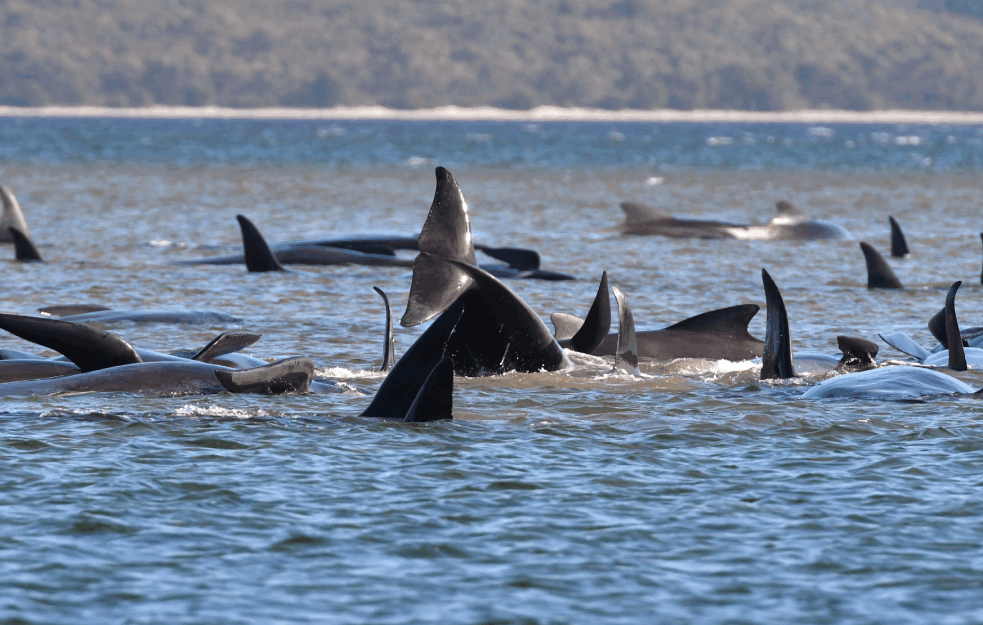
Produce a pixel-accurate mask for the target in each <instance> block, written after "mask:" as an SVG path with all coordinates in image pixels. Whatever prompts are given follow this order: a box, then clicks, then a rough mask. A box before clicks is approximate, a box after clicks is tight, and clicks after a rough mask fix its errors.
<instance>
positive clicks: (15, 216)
mask: <svg viewBox="0 0 983 625" xmlns="http://www.w3.org/2000/svg"><path fill="white" fill-rule="evenodd" d="M0 202H3V213H2V215H0V243H10V242H11V241H13V240H14V239H13V237H12V236H11V234H10V228H11V226H13V227H14V228H17V229H18V230H20V231H21V232H23V233H24V234H25V235H27V236H28V237H30V236H31V229H30V228H28V227H27V220H26V219H24V212H23V211H22V210H21V208H20V204H19V203H18V202H17V198H16V197H14V194H13V193H11V192H10V189H8V188H7V187H5V186H3V185H0Z"/></svg>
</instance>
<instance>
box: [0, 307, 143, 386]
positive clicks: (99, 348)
mask: <svg viewBox="0 0 983 625" xmlns="http://www.w3.org/2000/svg"><path fill="white" fill-rule="evenodd" d="M0 328H2V329H4V330H6V331H7V332H10V333H11V334H13V335H14V336H18V337H20V338H22V339H24V340H25V341H30V342H32V343H35V344H37V345H41V346H44V347H47V348H48V349H53V350H55V351H56V352H58V353H59V354H61V355H63V356H65V357H66V358H68V359H69V360H70V361H72V362H73V363H74V364H75V365H76V366H78V368H79V369H81V370H82V372H83V373H86V372H89V371H98V370H100V369H106V368H109V367H115V366H118V365H131V364H135V363H138V362H143V361H142V360H141V359H140V356H139V355H138V354H137V352H136V350H134V349H133V346H132V345H130V344H129V343H127V342H126V341H124V340H123V339H122V338H120V337H119V336H117V335H115V334H113V333H112V332H107V331H105V330H97V329H95V328H90V327H89V326H87V325H85V324H82V323H72V322H71V321H62V320H61V319H50V318H48V317H26V316H24V315H11V314H0Z"/></svg>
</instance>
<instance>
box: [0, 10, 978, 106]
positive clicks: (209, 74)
mask: <svg viewBox="0 0 983 625" xmlns="http://www.w3.org/2000/svg"><path fill="white" fill-rule="evenodd" d="M981 5H983V3H981V2H979V1H978V0H972V1H970V0H880V1H878V0H869V1H868V0H842V1H838V0H828V1H825V0H819V1H813V0H782V1H775V0H701V1H698V2H696V1H689V0H488V1H487V2H475V1H474V0H443V1H441V2H435V1H433V0H336V1H329V0H0V57H2V62H0V104H7V105H15V106H38V105H45V104H94V105H110V106H145V105H150V104H173V105H192V106H197V105H206V104H214V105H222V106H234V107H257V106H298V107H325V106H335V105H367V104H380V105H384V106H390V107H396V108H418V107H431V106H440V105H446V104H456V105H462V106H475V105H492V106H500V107H507V108H519V109H526V108H530V107H533V106H538V105H543V104H553V105H560V106H586V107H599V108H608V109H621V108H635V109H654V108H674V109H694V108H723V109H746V110H788V109H801V108H818V107H832V108H843V109H854V110H871V109H886V108H904V109H935V110H938V109H949V110H976V111H979V110H983V19H981V17H983V15H981V14H983V10H981Z"/></svg>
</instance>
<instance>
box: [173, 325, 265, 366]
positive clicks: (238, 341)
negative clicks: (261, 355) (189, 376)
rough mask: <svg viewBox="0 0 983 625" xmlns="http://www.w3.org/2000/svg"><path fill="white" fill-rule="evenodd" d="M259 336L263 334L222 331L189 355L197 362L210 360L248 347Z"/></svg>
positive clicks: (259, 337) (261, 336)
mask: <svg viewBox="0 0 983 625" xmlns="http://www.w3.org/2000/svg"><path fill="white" fill-rule="evenodd" d="M261 338H263V335H262V334H257V333H255V332H245V331H238V330H232V331H230V332H223V333H222V334H219V335H218V336H216V337H215V338H214V339H212V340H211V342H210V343H209V344H208V345H206V346H204V347H202V348H201V349H200V350H198V351H197V352H196V353H195V354H194V355H193V356H191V360H197V361H198V362H211V361H212V360H214V359H216V358H219V357H220V356H225V355H226V354H232V353H235V352H237V351H239V350H241V349H243V348H246V347H249V346H250V345H252V344H253V343H255V342H256V341H258V340H259V339H261Z"/></svg>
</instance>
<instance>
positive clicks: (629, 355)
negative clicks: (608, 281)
mask: <svg viewBox="0 0 983 625" xmlns="http://www.w3.org/2000/svg"><path fill="white" fill-rule="evenodd" d="M611 290H612V291H613V292H614V299H615V300H617V302H618V348H617V349H616V350H615V352H614V368H615V369H616V370H621V371H624V372H625V373H628V374H630V375H633V376H636V377H639V376H641V375H642V374H641V372H640V371H639V370H638V345H637V343H636V341H635V320H634V319H633V318H632V315H631V306H629V305H628V298H627V297H626V296H625V294H624V293H622V292H621V289H619V288H618V287H612V289H611Z"/></svg>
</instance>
